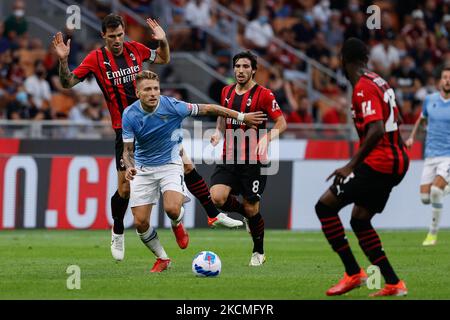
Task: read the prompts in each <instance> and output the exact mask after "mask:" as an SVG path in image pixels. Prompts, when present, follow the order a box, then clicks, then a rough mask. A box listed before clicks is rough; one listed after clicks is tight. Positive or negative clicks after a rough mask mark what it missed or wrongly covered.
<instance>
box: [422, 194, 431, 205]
mask: <svg viewBox="0 0 450 320" xmlns="http://www.w3.org/2000/svg"><path fill="white" fill-rule="evenodd" d="M420 200H421V201H422V203H423V204H430V194H429V193H421V194H420Z"/></svg>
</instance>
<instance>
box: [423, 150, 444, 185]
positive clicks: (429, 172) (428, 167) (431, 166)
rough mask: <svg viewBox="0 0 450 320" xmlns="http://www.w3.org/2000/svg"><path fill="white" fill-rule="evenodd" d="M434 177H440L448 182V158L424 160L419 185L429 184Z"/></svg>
mask: <svg viewBox="0 0 450 320" xmlns="http://www.w3.org/2000/svg"><path fill="white" fill-rule="evenodd" d="M436 176H441V177H442V178H444V179H445V180H446V181H447V183H449V182H450V157H434V158H426V159H425V162H424V164H423V171H422V178H421V180H420V184H421V185H424V184H431V183H433V181H434V178H436Z"/></svg>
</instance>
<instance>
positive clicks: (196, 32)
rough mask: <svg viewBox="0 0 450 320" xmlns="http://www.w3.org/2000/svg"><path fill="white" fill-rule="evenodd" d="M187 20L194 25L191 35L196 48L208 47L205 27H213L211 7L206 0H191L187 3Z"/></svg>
mask: <svg viewBox="0 0 450 320" xmlns="http://www.w3.org/2000/svg"><path fill="white" fill-rule="evenodd" d="M184 17H185V19H186V22H187V23H189V25H190V26H191V27H192V29H191V37H192V43H193V45H194V50H200V49H202V50H204V49H205V48H206V40H207V34H206V32H205V31H204V29H206V28H209V27H211V8H210V4H209V2H208V1H206V0H190V1H189V2H188V4H187V5H186V10H185V15H184Z"/></svg>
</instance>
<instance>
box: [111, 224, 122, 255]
mask: <svg viewBox="0 0 450 320" xmlns="http://www.w3.org/2000/svg"><path fill="white" fill-rule="evenodd" d="M111 254H112V256H113V258H114V259H115V260H116V261H122V260H123V258H124V257H125V235H124V234H115V233H114V231H113V230H112V229H111Z"/></svg>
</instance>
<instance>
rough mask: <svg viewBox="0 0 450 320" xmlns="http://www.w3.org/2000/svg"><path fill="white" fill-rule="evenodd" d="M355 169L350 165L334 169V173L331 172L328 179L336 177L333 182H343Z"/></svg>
mask: <svg viewBox="0 0 450 320" xmlns="http://www.w3.org/2000/svg"><path fill="white" fill-rule="evenodd" d="M352 171H353V169H352V168H351V167H349V166H345V167H342V168H339V169H336V170H334V172H333V173H332V174H330V175H329V176H328V178H327V180H326V181H328V180H330V179H331V178H332V177H334V182H333V184H341V183H342V182H344V180H345V179H346V178H347V177H348V176H349V175H350V174H351V173H352Z"/></svg>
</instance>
